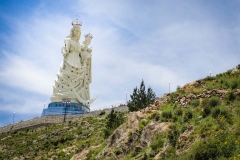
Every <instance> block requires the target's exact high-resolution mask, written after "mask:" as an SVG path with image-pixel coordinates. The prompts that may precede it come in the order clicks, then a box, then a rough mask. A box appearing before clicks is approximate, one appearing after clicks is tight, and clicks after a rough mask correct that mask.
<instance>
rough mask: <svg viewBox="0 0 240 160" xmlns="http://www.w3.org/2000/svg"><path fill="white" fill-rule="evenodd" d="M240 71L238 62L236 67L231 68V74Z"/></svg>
mask: <svg viewBox="0 0 240 160" xmlns="http://www.w3.org/2000/svg"><path fill="white" fill-rule="evenodd" d="M239 71H240V64H239V65H237V66H236V68H233V70H232V72H231V74H234V73H237V72H239Z"/></svg>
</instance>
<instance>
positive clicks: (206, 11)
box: [0, 0, 240, 126]
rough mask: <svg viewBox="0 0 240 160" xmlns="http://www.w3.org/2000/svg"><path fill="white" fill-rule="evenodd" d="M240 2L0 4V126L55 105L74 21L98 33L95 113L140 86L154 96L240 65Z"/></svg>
mask: <svg viewBox="0 0 240 160" xmlns="http://www.w3.org/2000/svg"><path fill="white" fill-rule="evenodd" d="M239 8H240V2H239V1H237V0H232V1H224V0H222V1H221V0H218V1H208V0H203V1H192V0H182V1H178V0H168V1H166V0H161V1H159V0H152V1H144V0H139V1H133V0H122V1H112V0H88V1H87V0H79V1H78V0H72V1H67V0H59V1H48V0H34V1H32V0H24V1H18V0H8V1H0V23H1V25H0V87H1V90H0V126H3V125H6V124H10V123H12V120H13V112H16V115H15V121H19V120H26V119H30V118H33V117H36V116H40V115H41V112H42V109H43V107H44V104H46V106H47V104H48V103H49V102H50V96H51V95H52V85H53V84H54V80H55V79H56V73H57V71H58V70H59V67H60V64H61V62H62V60H63V57H62V54H61V52H60V50H61V47H62V46H63V41H64V38H65V37H66V36H67V35H68V34H69V31H70V29H71V21H72V20H74V19H75V18H76V16H75V15H76V14H78V15H79V19H80V20H81V21H82V23H83V25H82V37H81V40H80V41H82V40H83V35H84V34H86V33H88V32H89V31H90V32H91V33H92V34H93V36H94V37H93V40H92V43H91V45H90V46H92V49H93V53H92V54H93V58H92V59H93V62H92V65H93V66H92V67H93V71H92V72H93V73H92V74H93V82H92V84H91V86H90V90H91V97H92V98H93V97H96V96H98V98H97V100H96V101H95V102H94V103H93V104H92V106H91V109H92V110H96V109H100V108H106V107H110V106H111V105H113V104H119V103H124V102H125V101H126V91H127V92H128V94H127V98H128V99H129V94H131V93H132V91H133V88H134V87H136V86H139V85H140V83H141V80H142V79H143V80H144V82H145V85H146V86H147V87H148V86H151V88H152V89H153V91H154V92H155V93H156V95H157V96H159V97H161V96H162V95H163V94H164V93H167V92H168V83H169V82H170V84H171V91H174V90H175V89H176V87H177V86H178V85H180V86H183V85H184V84H186V83H188V82H192V81H194V80H197V79H200V78H204V77H206V76H208V75H209V72H210V71H211V72H212V75H215V74H218V73H221V72H225V71H226V70H228V69H232V68H234V67H235V66H236V65H237V64H239V63H240V61H239V60H240V47H239V46H240V10H239Z"/></svg>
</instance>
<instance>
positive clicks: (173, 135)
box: [167, 124, 180, 147]
mask: <svg viewBox="0 0 240 160" xmlns="http://www.w3.org/2000/svg"><path fill="white" fill-rule="evenodd" d="M169 129H170V130H169V131H168V134H167V137H168V140H169V143H170V144H171V145H172V146H173V147H175V146H176V142H177V139H178V137H179V135H180V130H179V129H178V128H177V125H176V124H172V125H171V126H170V127H169Z"/></svg>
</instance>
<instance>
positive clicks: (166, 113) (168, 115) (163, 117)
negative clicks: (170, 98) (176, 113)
mask: <svg viewBox="0 0 240 160" xmlns="http://www.w3.org/2000/svg"><path fill="white" fill-rule="evenodd" d="M171 118H172V111H163V112H162V114H161V120H162V121H164V122H169V121H171Z"/></svg>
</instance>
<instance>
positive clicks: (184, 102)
mask: <svg viewBox="0 0 240 160" xmlns="http://www.w3.org/2000/svg"><path fill="white" fill-rule="evenodd" d="M227 93H228V91H226V90H222V89H213V90H210V91H207V90H205V91H204V92H203V93H201V94H198V95H195V94H192V93H190V94H188V95H185V96H179V97H177V100H176V102H178V103H180V104H181V105H182V106H187V105H188V104H189V102H190V101H191V100H193V99H200V98H210V97H212V96H217V97H220V98H223V97H224V96H225V95H226V94H227Z"/></svg>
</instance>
